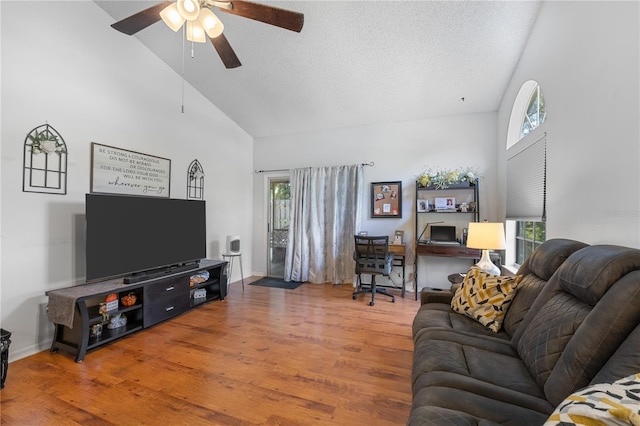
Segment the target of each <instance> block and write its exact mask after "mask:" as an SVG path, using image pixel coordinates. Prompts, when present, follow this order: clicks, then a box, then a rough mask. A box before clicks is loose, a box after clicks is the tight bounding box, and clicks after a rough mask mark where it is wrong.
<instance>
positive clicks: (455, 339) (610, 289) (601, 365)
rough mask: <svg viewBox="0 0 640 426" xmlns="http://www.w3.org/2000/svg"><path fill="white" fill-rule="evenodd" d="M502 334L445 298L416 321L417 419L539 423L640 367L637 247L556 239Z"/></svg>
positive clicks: (529, 274) (528, 268)
mask: <svg viewBox="0 0 640 426" xmlns="http://www.w3.org/2000/svg"><path fill="white" fill-rule="evenodd" d="M518 274H520V275H523V278H522V280H521V281H520V283H519V284H518V287H517V292H516V295H515V297H514V299H513V301H512V303H511V305H510V306H509V308H508V311H507V313H506V315H505V317H504V322H503V326H502V329H501V330H500V331H499V332H498V333H494V332H493V331H491V330H489V329H487V328H485V327H484V326H483V325H481V324H480V323H478V322H476V321H475V320H473V319H471V318H469V317H467V316H465V315H462V314H459V313H456V312H454V311H453V310H452V309H451V306H450V303H448V301H447V300H443V298H442V297H443V296H442V295H438V296H437V297H435V299H436V302H435V303H433V302H431V301H430V299H429V294H423V296H424V297H423V299H422V300H423V304H422V306H421V307H420V309H419V311H418V313H417V314H416V317H415V319H414V323H413V337H414V359H413V367H412V390H413V404H412V409H411V414H410V417H409V420H408V424H410V425H496V424H499V425H518V426H521V425H542V424H543V423H544V422H545V420H546V419H547V418H548V417H549V415H550V414H551V413H552V412H553V410H554V408H555V407H556V406H557V405H558V404H559V403H561V402H562V401H563V399H564V398H566V397H567V396H569V395H570V394H571V393H573V392H575V391H577V390H579V389H581V388H583V387H585V386H587V385H589V384H594V383H603V382H606V383H611V382H613V381H615V380H617V379H620V378H622V377H625V376H628V375H631V374H635V373H639V372H640V350H638V348H640V250H638V249H633V248H627V247H620V246H611V245H599V246H596V245H594V246H588V245H586V244H583V243H580V242H577V241H572V240H566V239H554V240H549V241H547V242H545V243H544V244H542V245H541V246H540V247H539V248H538V249H537V250H536V251H535V252H534V253H533V254H532V255H531V256H530V258H529V259H527V261H525V263H524V264H523V265H522V266H521V268H520V270H519V271H518Z"/></svg>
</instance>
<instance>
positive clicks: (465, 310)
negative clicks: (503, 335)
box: [451, 266, 522, 333]
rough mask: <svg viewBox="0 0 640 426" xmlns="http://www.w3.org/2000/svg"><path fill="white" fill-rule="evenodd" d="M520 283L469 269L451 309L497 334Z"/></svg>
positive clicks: (512, 277)
mask: <svg viewBox="0 0 640 426" xmlns="http://www.w3.org/2000/svg"><path fill="white" fill-rule="evenodd" d="M521 279H522V275H516V276H508V277H502V276H498V275H493V274H489V273H486V272H484V271H482V270H481V269H480V268H478V267H477V266H472V267H471V268H470V269H469V271H468V272H467V275H466V277H465V278H464V281H463V282H462V285H461V286H460V288H458V290H456V293H455V294H454V295H453V300H452V301H451V308H452V309H453V310H454V311H456V312H458V313H461V314H464V315H466V316H468V317H469V318H473V319H475V320H476V321H478V322H479V323H480V324H482V325H484V326H485V327H487V328H488V329H490V330H491V331H493V332H494V333H497V332H498V331H500V328H501V327H502V322H503V321H504V315H505V313H506V312H507V309H508V308H509V305H510V304H511V301H512V300H513V297H514V295H515V292H516V288H517V286H518V283H519V282H520V280H521Z"/></svg>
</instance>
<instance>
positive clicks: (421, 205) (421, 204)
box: [416, 200, 429, 213]
mask: <svg viewBox="0 0 640 426" xmlns="http://www.w3.org/2000/svg"><path fill="white" fill-rule="evenodd" d="M417 203H418V204H417V206H416V207H417V210H418V213H425V212H428V211H429V200H418V201H417Z"/></svg>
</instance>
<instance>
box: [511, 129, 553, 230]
mask: <svg viewBox="0 0 640 426" xmlns="http://www.w3.org/2000/svg"><path fill="white" fill-rule="evenodd" d="M523 142H525V141H524V140H521V141H520V142H518V143H516V144H515V145H513V146H512V147H511V148H509V149H508V150H507V219H510V220H532V221H545V220H546V219H547V211H546V207H547V206H546V204H547V134H546V133H545V134H544V135H543V136H542V137H541V138H539V139H537V140H534V141H533V142H532V143H528V144H527V143H523Z"/></svg>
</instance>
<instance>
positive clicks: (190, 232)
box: [85, 194, 207, 282]
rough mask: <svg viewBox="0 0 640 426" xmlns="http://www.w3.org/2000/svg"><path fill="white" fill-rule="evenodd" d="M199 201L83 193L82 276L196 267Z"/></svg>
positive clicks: (202, 228)
mask: <svg viewBox="0 0 640 426" xmlns="http://www.w3.org/2000/svg"><path fill="white" fill-rule="evenodd" d="M205 212H206V210H205V202H204V201H200V200H179V199H171V198H157V197H137V196H127V195H108V194H87V195H86V209H85V213H86V224H87V228H86V267H87V281H94V280H98V279H106V278H115V277H125V282H135V281H136V280H137V279H135V278H132V277H134V276H138V277H140V276H144V275H145V273H151V272H152V271H156V273H157V272H158V271H162V270H164V271H166V270H170V269H172V268H184V267H187V268H188V267H189V265H193V266H196V265H197V262H198V261H199V260H201V259H204V258H205V257H206V251H207V249H206V213H205Z"/></svg>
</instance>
